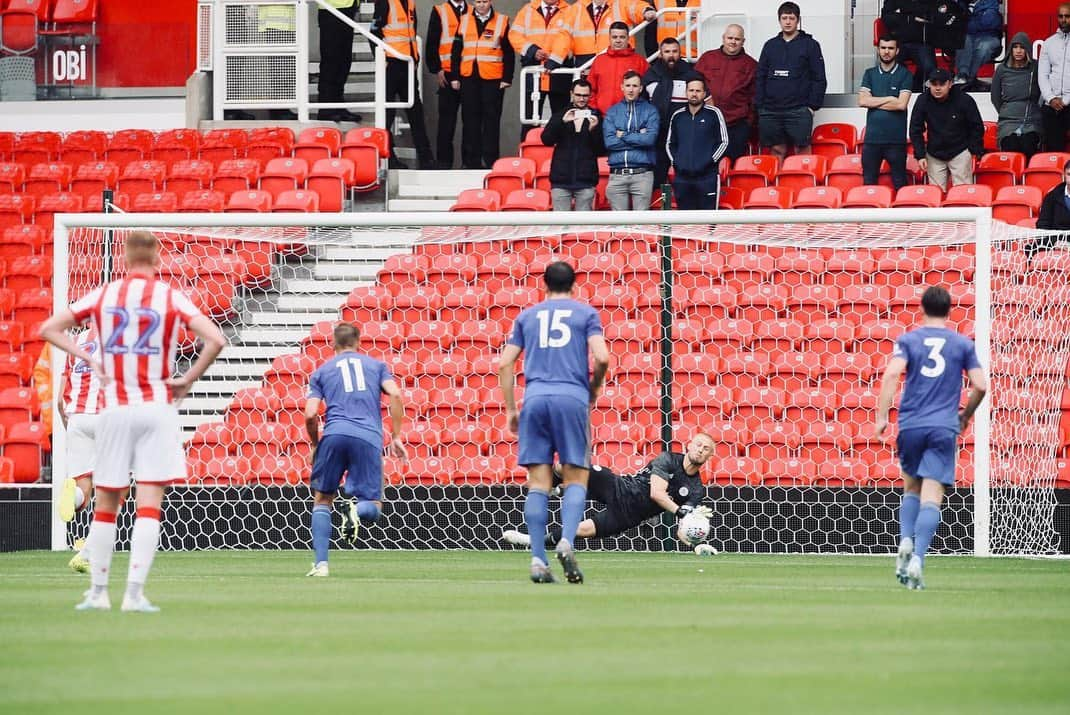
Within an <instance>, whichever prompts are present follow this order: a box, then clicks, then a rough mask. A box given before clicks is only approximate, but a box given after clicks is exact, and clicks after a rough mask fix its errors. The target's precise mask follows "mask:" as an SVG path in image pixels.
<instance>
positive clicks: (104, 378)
mask: <svg viewBox="0 0 1070 715" xmlns="http://www.w3.org/2000/svg"><path fill="white" fill-rule="evenodd" d="M89 367H91V368H93V373H94V374H95V375H96V376H97V379H98V380H100V384H102V385H107V384H108V383H110V382H111V378H110V377H108V374H107V373H106V372H104V363H102V362H101V361H100V360H90V361H89Z"/></svg>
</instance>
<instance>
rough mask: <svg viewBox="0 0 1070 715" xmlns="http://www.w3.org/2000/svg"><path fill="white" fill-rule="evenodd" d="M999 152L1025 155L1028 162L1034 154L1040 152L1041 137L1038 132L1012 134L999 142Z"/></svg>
mask: <svg viewBox="0 0 1070 715" xmlns="http://www.w3.org/2000/svg"><path fill="white" fill-rule="evenodd" d="M999 150H1000V151H1016V152H1019V153H1021V154H1025V160H1026V161H1027V162H1028V161H1029V160H1030V159H1032V158H1033V155H1034V154H1036V153H1037V152H1038V151H1040V135H1039V134H1037V133H1036V132H1026V133H1025V134H1010V135H1008V136H1005V137H1003V138H1002V139H1000V140H999Z"/></svg>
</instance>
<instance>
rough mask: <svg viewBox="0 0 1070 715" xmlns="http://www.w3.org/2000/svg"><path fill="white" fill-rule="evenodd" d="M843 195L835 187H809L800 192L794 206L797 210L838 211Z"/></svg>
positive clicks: (793, 203)
mask: <svg viewBox="0 0 1070 715" xmlns="http://www.w3.org/2000/svg"><path fill="white" fill-rule="evenodd" d="M842 204H843V194H842V193H841V192H840V190H839V189H838V188H836V187H835V186H809V187H805V188H803V189H800V190H799V193H798V195H797V196H796V197H795V201H794V202H792V206H793V207H794V208H797V209H838V208H839V207H840V206H841V205H842Z"/></svg>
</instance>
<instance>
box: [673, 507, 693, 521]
mask: <svg viewBox="0 0 1070 715" xmlns="http://www.w3.org/2000/svg"><path fill="white" fill-rule="evenodd" d="M694 510H695V507H693V506H691V505H690V504H684V505H683V506H681V507H678V508H677V509H676V518H677V519H683V518H684V517H685V516H687V515H688V514H690V513H691V512H693V511H694Z"/></svg>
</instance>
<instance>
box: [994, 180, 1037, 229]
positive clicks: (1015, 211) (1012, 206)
mask: <svg viewBox="0 0 1070 715" xmlns="http://www.w3.org/2000/svg"><path fill="white" fill-rule="evenodd" d="M1043 200H1044V194H1043V193H1042V192H1041V191H1040V189H1038V188H1037V187H1035V186H1004V187H1003V188H1002V189H1000V190H999V192H998V193H997V194H996V200H995V201H993V202H992V218H994V219H997V220H999V221H1004V222H1006V223H1009V224H1016V223H1018V222H1019V221H1021V220H1022V219H1027V218H1033V217H1035V216H1037V214H1039V213H1040V203H1041V201H1043Z"/></svg>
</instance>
